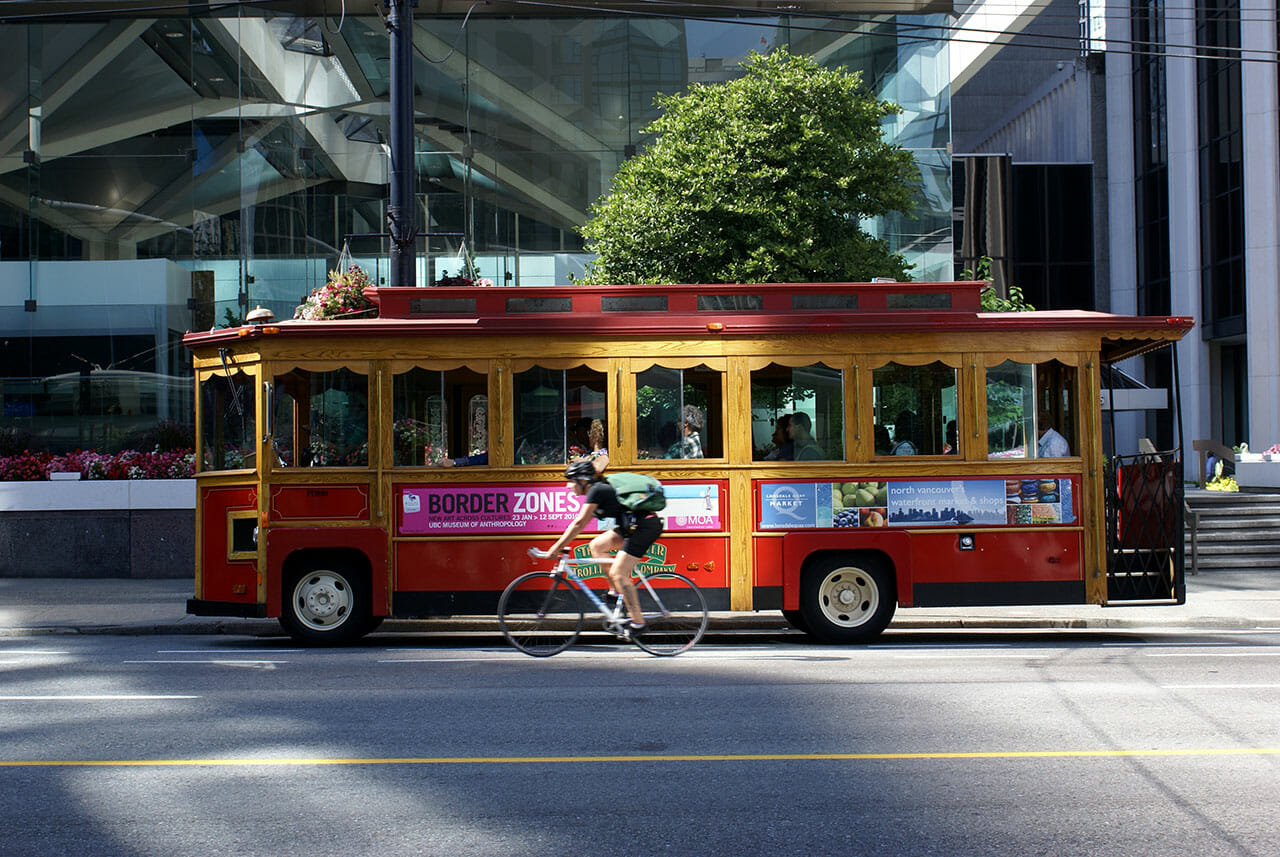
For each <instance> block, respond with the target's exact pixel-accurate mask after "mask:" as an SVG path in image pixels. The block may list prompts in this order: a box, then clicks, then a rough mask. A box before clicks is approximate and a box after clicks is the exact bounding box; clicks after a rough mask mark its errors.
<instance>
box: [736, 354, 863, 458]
mask: <svg viewBox="0 0 1280 857" xmlns="http://www.w3.org/2000/svg"><path fill="white" fill-rule="evenodd" d="M779 420H782V421H783V423H784V424H785V426H786V438H785V439H782V438H779V440H781V441H782V443H781V444H776V443H775V442H774V438H773V435H774V430H775V428H776V427H777V426H778V422H779ZM751 445H752V457H753V458H754V459H756V460H757V461H760V460H765V459H771V460H778V461H840V460H842V459H843V458H844V373H843V372H841V371H840V370H839V369H831V368H828V367H827V366H824V365H822V364H821V363H814V364H812V365H809V366H796V367H791V366H780V365H778V364H776V363H771V364H770V365H768V366H766V367H765V368H763V369H758V370H756V371H754V372H752V373H751ZM775 453H776V454H775Z"/></svg>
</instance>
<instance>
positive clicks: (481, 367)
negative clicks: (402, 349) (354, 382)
mask: <svg viewBox="0 0 1280 857" xmlns="http://www.w3.org/2000/svg"><path fill="white" fill-rule="evenodd" d="M385 365H386V367H387V371H388V372H389V373H391V374H392V375H403V374H404V373H405V372H408V371H410V370H412V369H425V370H427V371H428V372H448V371H450V370H453V369H470V370H471V371H472V372H475V373H476V374H477V375H484V374H487V373H488V371H489V361H488V360H485V359H483V358H478V359H477V358H470V359H463V358H455V359H446V358H429V357H421V358H410V359H402V360H388V361H386V363H385Z"/></svg>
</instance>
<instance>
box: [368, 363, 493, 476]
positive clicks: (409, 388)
mask: <svg viewBox="0 0 1280 857" xmlns="http://www.w3.org/2000/svg"><path fill="white" fill-rule="evenodd" d="M391 396H392V405H391V413H392V429H391V431H392V442H391V449H392V463H393V465H394V466H397V467H405V466H414V467H421V466H424V465H425V466H432V465H441V466H445V467H461V466H466V465H478V464H488V463H489V425H488V420H489V399H488V380H487V379H486V378H485V376H484V375H481V374H479V373H478V372H472V371H471V370H469V369H451V370H449V371H447V372H437V371H432V370H428V369H411V370H409V371H408V372H405V373H403V374H400V375H396V376H395V377H394V378H393V379H392V382H391Z"/></svg>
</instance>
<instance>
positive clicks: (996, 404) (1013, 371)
mask: <svg viewBox="0 0 1280 857" xmlns="http://www.w3.org/2000/svg"><path fill="white" fill-rule="evenodd" d="M1034 419H1035V367H1034V366H1031V365H1029V364H1026V363H1014V362H1013V361H1011V360H1006V361H1005V362H1004V363H1001V364H1000V365H999V366H995V367H993V368H991V369H988V370H987V457H988V458H1027V457H1028V452H1027V438H1028V437H1030V436H1031V432H1032V426H1033V420H1034Z"/></svg>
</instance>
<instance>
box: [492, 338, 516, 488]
mask: <svg viewBox="0 0 1280 857" xmlns="http://www.w3.org/2000/svg"><path fill="white" fill-rule="evenodd" d="M490 369H491V371H490V372H489V418H488V425H487V427H486V428H487V430H488V432H489V466H490V467H510V466H511V461H512V458H511V443H510V438H511V430H512V422H511V421H512V419H513V416H512V414H511V413H510V410H511V409H510V408H506V407H504V405H505V404H506V403H507V402H509V401H511V399H512V392H511V367H510V366H509V364H508V363H507V362H506V361H504V360H495V361H493V363H491V364H490Z"/></svg>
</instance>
